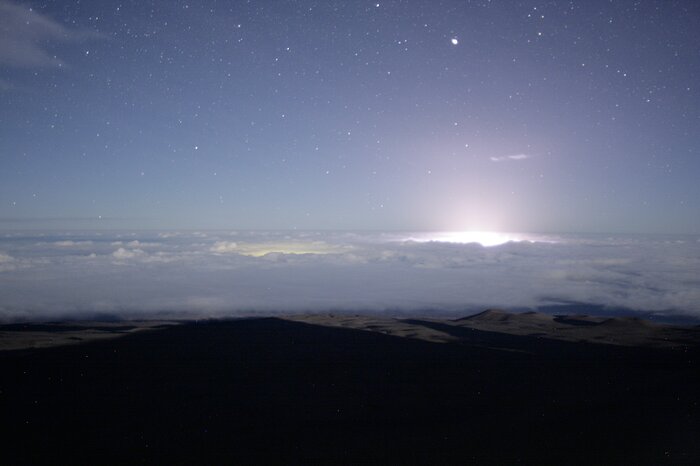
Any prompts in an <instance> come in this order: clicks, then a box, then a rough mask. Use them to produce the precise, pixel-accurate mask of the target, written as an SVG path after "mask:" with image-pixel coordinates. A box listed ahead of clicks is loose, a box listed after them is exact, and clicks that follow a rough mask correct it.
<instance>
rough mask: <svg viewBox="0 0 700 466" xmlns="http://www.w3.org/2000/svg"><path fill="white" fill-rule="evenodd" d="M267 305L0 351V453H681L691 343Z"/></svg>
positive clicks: (227, 456) (543, 457)
mask: <svg viewBox="0 0 700 466" xmlns="http://www.w3.org/2000/svg"><path fill="white" fill-rule="evenodd" d="M421 322H422V324H423V325H432V326H434V327H436V330H437V331H440V332H446V333H451V334H453V335H454V336H455V338H456V339H457V342H452V343H442V344H441V343H433V342H427V341H423V340H417V339H412V338H400V337H395V336H390V335H385V334H381V333H377V332H368V331H361V330H356V329H347V328H337V327H328V326H319V325H310V324H306V323H299V322H292V321H286V320H280V319H272V318H268V319H250V320H234V321H219V322H206V323H191V324H183V325H178V326H171V327H166V328H162V329H160V330H153V331H149V332H140V333H133V334H129V335H126V336H123V337H121V338H120V339H115V340H103V341H96V342H93V343H89V344H83V345H74V346H65V347H60V348H50V349H40V350H27V351H5V352H2V353H0V365H1V366H2V374H3V379H2V385H1V386H0V390H1V395H0V402H1V403H2V404H1V406H0V409H1V410H2V412H3V422H2V435H3V438H4V439H7V440H8V441H7V445H11V446H12V447H11V448H10V449H9V450H8V449H6V450H5V451H4V453H3V457H4V459H3V462H4V463H9V464H20V463H23V464H30V463H37V462H49V461H55V459H56V458H61V459H66V460H68V459H70V460H71V461H74V462H100V463H104V462H128V463H134V462H144V463H154V462H166V461H167V462H175V463H191V462H198V463H210V464H211V462H221V461H236V460H237V461H246V462H256V463H259V462H263V461H277V462H286V463H290V462H292V463H294V462H301V463H308V462H311V461H322V462H347V463H357V462H361V461H369V462H376V463H385V464H386V463H387V462H395V461H404V462H406V461H407V462H423V463H431V464H439V463H441V462H453V463H467V462H478V463H484V462H495V463H504V462H507V463H514V462H519V461H524V462H530V463H550V464H552V463H556V464H563V463H567V464H571V463H581V464H593V463H601V462H607V463H636V464H640V463H644V464H659V463H664V462H666V463H668V464H684V463H685V464H691V463H692V462H693V461H694V460H697V459H698V458H700V456H698V455H700V449H699V447H698V445H697V443H696V440H697V438H698V433H699V432H700V422H699V419H700V417H699V416H700V413H699V410H700V405H699V402H700V395H699V393H700V375H699V374H700V371H698V369H699V367H698V359H697V357H698V353H697V351H696V350H691V349H688V350H686V351H669V350H659V349H645V348H631V347H620V346H613V345H593V344H587V343H572V342H564V341H557V340H552V339H540V338H533V337H528V336H520V335H509V334H505V333H495V332H488V331H482V330H477V329H473V328H463V327H460V326H457V325H447V324H440V323H435V322H432V323H430V322H427V321H425V322H423V321H421Z"/></svg>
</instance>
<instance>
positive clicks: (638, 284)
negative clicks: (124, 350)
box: [0, 232, 700, 321]
mask: <svg viewBox="0 0 700 466" xmlns="http://www.w3.org/2000/svg"><path fill="white" fill-rule="evenodd" d="M416 237H420V238H421V240H420V241H415V240H410V239H409V238H416ZM454 237H456V238H469V237H470V236H469V235H444V234H440V235H435V239H436V240H433V241H430V235H427V236H426V234H425V233H422V234H405V235H397V234H358V233H309V232H305V233H288V232H282V233H273V232H260V233H245V232H242V233H230V232H206V233H204V232H197V233H182V232H181V233H178V234H167V233H165V234H164V233H161V234H157V233H153V234H150V235H148V234H134V235H129V236H125V235H124V234H123V233H120V234H118V235H117V234H109V233H104V232H103V233H101V234H99V235H97V234H93V235H90V234H82V235H70V236H68V235H66V236H55V237H47V236H46V235H44V236H42V237H38V236H36V235H25V236H21V235H16V234H13V235H6V236H5V237H4V238H3V237H1V236H0V321H16V320H46V319H58V318H63V317H67V316H69V317H94V315H95V314H100V313H105V314H113V315H117V316H123V317H146V318H148V317H157V316H162V315H168V314H175V315H182V316H184V317H187V316H199V317H210V316H229V315H241V314H249V313H275V312H303V311H341V310H347V311H353V312H395V313H400V312H415V313H424V314H428V315H429V314H430V313H438V314H443V315H444V314H464V313H468V312H472V311H477V310H480V309H483V308H485V307H492V306H493V307H505V308H511V309H512V308H517V309H523V308H538V307H542V306H547V305H556V304H561V303H585V304H588V305H598V306H607V307H608V308H611V309H622V308H624V309H631V310H635V311H638V312H640V313H650V314H657V315H658V314H664V315H684V316H688V317H696V318H700V241H699V240H698V238H695V237H683V238H681V237H674V238H671V237H663V238H661V237H654V238H651V237H649V238H641V237H558V238H551V237H550V238H544V239H545V240H546V241H539V239H542V238H534V241H522V242H509V243H506V244H502V245H499V246H494V247H483V246H481V245H479V244H475V243H464V242H461V243H455V242H446V241H449V240H450V238H454ZM515 237H518V236H517V235H516V236H515ZM445 238H448V240H445ZM426 239H427V240H426ZM528 239H531V240H532V239H533V238H528ZM58 244H60V247H57V245H58Z"/></svg>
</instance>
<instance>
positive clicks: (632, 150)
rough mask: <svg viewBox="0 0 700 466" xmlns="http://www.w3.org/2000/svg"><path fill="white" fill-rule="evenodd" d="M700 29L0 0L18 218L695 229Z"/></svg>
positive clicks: (680, 22) (564, 7)
mask: <svg viewBox="0 0 700 466" xmlns="http://www.w3.org/2000/svg"><path fill="white" fill-rule="evenodd" d="M699 20H700V3H698V2H696V1H693V0H690V1H652V0H648V1H622V0H616V1H613V0H605V1H598V0H586V1H505V0H502V1H498V0H493V1H487V0H480V1H467V0H461V1H446V0H443V1H438V0H431V1H427V0H424V1H417V0H403V1H399V0H396V1H386V0H379V1H372V2H369V1H360V0H357V1H333V0H328V1H326V0H322V1H321V0H319V1H307V0H299V1H282V0H268V1H263V0H258V1H253V0H249V1H223V0H218V1H216V0H202V1H191V2H190V1H179V0H178V1H174V0H168V1H165V0H162V1H142V0H139V1H123V2H118V1H105V0H92V1H78V0H76V1H68V0H64V1H18V0H12V1H10V0H0V228H6V229H17V228H22V229H32V228H38V229H53V228H63V229H65V228H75V229H79V228H84V229H120V228H124V229H164V228H175V229H219V228H222V229H226V228H237V229H338V230H347V229H369V230H420V229H425V230H495V231H526V232H561V233H566V232H594V233H595V232H622V233H625V232H628V233H629V232H631V233H698V232H700V206H698V200H699V199H700V183H699V182H698V180H699V178H700V84H698V83H700V27H697V25H698V23H699Z"/></svg>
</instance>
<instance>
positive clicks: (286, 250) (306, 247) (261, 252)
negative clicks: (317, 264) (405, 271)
mask: <svg viewBox="0 0 700 466" xmlns="http://www.w3.org/2000/svg"><path fill="white" fill-rule="evenodd" d="M211 250H212V251H213V252H218V253H236V254H241V255H244V256H251V257H262V256H265V255H267V254H273V253H276V254H338V253H341V252H345V251H347V250H348V248H347V247H342V246H337V245H331V244H328V243H324V242H316V241H313V242H308V243H306V242H298V241H297V242H287V241H280V242H266V243H235V242H228V241H219V242H217V243H216V244H214V246H213V247H212V248H211Z"/></svg>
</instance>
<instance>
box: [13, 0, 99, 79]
mask: <svg viewBox="0 0 700 466" xmlns="http://www.w3.org/2000/svg"><path fill="white" fill-rule="evenodd" d="M102 37H103V36H102V35H101V34H100V33H97V32H94V31H88V30H79V29H69V28H67V27H65V26H63V25H62V24H61V23H59V22H57V21H55V20H54V19H52V18H50V17H48V16H46V15H43V14H41V13H38V12H36V11H34V10H33V9H32V8H31V7H29V6H25V5H19V4H17V3H14V2H10V1H7V0H0V66H10V67H16V68H45V67H61V66H65V65H66V63H65V62H64V61H63V60H62V59H61V58H60V57H58V56H56V55H55V54H53V53H52V52H51V51H50V48H49V45H51V44H56V43H65V42H80V41H83V40H90V39H99V38H102ZM9 88H11V83H9V82H8V81H2V82H1V83H0V89H4V90H7V89H9Z"/></svg>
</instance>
